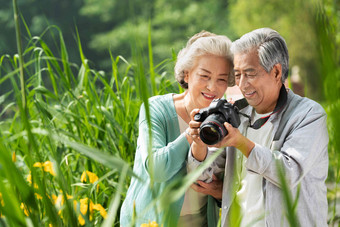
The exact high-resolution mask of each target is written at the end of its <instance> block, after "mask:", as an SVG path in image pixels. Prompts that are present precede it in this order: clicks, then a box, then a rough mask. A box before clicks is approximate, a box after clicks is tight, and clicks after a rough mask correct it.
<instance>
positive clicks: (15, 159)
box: [12, 151, 17, 162]
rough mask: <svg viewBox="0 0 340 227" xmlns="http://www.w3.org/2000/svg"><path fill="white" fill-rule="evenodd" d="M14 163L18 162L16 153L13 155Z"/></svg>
mask: <svg viewBox="0 0 340 227" xmlns="http://www.w3.org/2000/svg"><path fill="white" fill-rule="evenodd" d="M12 161H13V162H16V161H17V156H16V155H15V151H14V152H13V154H12Z"/></svg>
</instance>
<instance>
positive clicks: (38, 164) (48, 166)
mask: <svg viewBox="0 0 340 227" xmlns="http://www.w3.org/2000/svg"><path fill="white" fill-rule="evenodd" d="M33 167H39V168H42V167H44V171H45V172H47V173H50V174H51V175H53V176H55V175H56V174H55V172H54V170H53V163H52V162H51V161H46V162H44V163H42V162H36V163H34V165H33Z"/></svg>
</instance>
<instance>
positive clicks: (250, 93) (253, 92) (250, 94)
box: [243, 91, 256, 97]
mask: <svg viewBox="0 0 340 227" xmlns="http://www.w3.org/2000/svg"><path fill="white" fill-rule="evenodd" d="M255 93H256V91H252V92H247V93H245V92H244V93H243V94H244V96H246V97H249V96H252V95H254V94H255Z"/></svg>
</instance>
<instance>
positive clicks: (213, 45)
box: [175, 31, 235, 89]
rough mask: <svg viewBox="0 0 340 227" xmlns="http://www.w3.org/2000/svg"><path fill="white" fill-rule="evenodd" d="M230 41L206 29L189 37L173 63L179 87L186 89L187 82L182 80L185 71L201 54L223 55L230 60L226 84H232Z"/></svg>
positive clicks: (190, 67) (189, 68)
mask: <svg viewBox="0 0 340 227" xmlns="http://www.w3.org/2000/svg"><path fill="white" fill-rule="evenodd" d="M231 44H232V42H231V41H230V39H229V38H228V37H226V36H224V35H215V34H213V33H210V32H207V31H201V32H200V33H197V34H195V35H194V36H193V37H191V38H190V39H189V41H188V42H187V45H186V47H184V48H183V49H182V50H180V52H179V53H178V55H177V61H176V65H175V77H176V80H177V81H178V82H179V84H180V85H181V87H183V88H185V89H187V88H188V83H186V82H185V81H184V77H185V73H186V72H188V71H190V70H191V69H192V67H193V66H194V63H195V61H196V59H197V57H200V56H202V55H215V56H221V57H225V59H226V60H228V61H229V62H230V65H231V67H230V72H229V76H228V86H230V85H234V81H235V79H234V74H233V55H232V53H231V51H230V47H231Z"/></svg>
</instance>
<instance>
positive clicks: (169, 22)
mask: <svg viewBox="0 0 340 227" xmlns="http://www.w3.org/2000/svg"><path fill="white" fill-rule="evenodd" d="M81 14H82V15H83V16H86V17H99V18H100V20H101V21H103V23H106V28H104V29H103V30H101V31H99V30H100V29H98V30H97V32H94V33H92V34H93V35H92V36H91V41H90V42H89V47H90V48H91V50H93V51H94V52H96V54H97V55H98V56H101V57H100V59H107V60H106V61H105V60H104V61H101V67H103V68H106V67H107V66H108V65H109V64H110V61H109V59H108V58H105V57H104V55H105V56H107V55H108V54H107V52H108V50H109V49H110V50H111V51H112V52H113V55H118V54H120V55H123V56H125V57H128V56H130V52H131V49H130V47H131V42H134V39H138V40H142V43H141V46H142V48H144V49H146V45H147V42H146V40H147V37H148V25H149V21H151V25H152V40H153V52H154V59H155V61H156V62H159V61H161V60H164V59H165V58H169V57H170V56H171V54H172V50H175V52H176V53H177V51H178V50H179V49H180V48H181V47H183V46H184V45H185V41H186V39H187V38H188V37H190V36H192V35H193V34H195V33H197V32H199V31H201V30H209V31H211V32H215V33H220V34H226V35H229V34H232V32H231V31H230V30H229V29H228V27H229V26H228V23H227V15H228V4H227V1H223V0H205V1H203V0H196V1H192V0H174V1H171V2H169V1H165V0H143V1H141V0H130V1H111V2H110V3H104V2H103V1H101V0H85V4H84V7H83V8H82V9H81ZM231 38H232V37H231Z"/></svg>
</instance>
